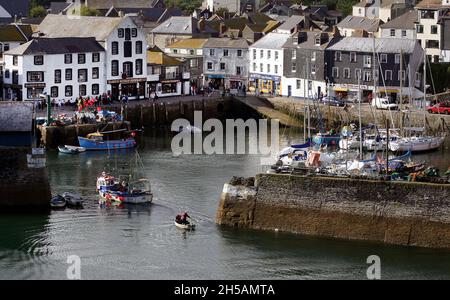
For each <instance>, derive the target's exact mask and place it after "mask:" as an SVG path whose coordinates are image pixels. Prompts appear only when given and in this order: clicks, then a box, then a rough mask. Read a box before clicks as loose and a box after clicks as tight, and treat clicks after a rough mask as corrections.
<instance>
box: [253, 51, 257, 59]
mask: <svg viewBox="0 0 450 300" xmlns="http://www.w3.org/2000/svg"><path fill="white" fill-rule="evenodd" d="M253 59H256V49H253Z"/></svg>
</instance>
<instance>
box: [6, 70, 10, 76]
mask: <svg viewBox="0 0 450 300" xmlns="http://www.w3.org/2000/svg"><path fill="white" fill-rule="evenodd" d="M9 77H10V73H9V70H8V69H6V70H5V78H9Z"/></svg>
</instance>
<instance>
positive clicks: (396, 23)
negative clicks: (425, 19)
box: [380, 10, 419, 29]
mask: <svg viewBox="0 0 450 300" xmlns="http://www.w3.org/2000/svg"><path fill="white" fill-rule="evenodd" d="M418 18H419V16H418V15H417V11H415V10H411V11H409V12H406V13H404V14H403V15H401V16H399V17H397V18H395V19H392V20H391V21H389V22H387V23H386V24H383V25H381V26H380V27H381V28H389V29H415V23H416V22H417V20H418Z"/></svg>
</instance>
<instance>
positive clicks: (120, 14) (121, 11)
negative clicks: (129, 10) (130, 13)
mask: <svg viewBox="0 0 450 300" xmlns="http://www.w3.org/2000/svg"><path fill="white" fill-rule="evenodd" d="M118 13H119V17H120V18H123V10H119V12H118Z"/></svg>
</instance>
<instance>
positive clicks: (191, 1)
mask: <svg viewBox="0 0 450 300" xmlns="http://www.w3.org/2000/svg"><path fill="white" fill-rule="evenodd" d="M164 3H165V4H166V6H167V7H174V8H179V9H181V10H182V11H183V13H184V14H192V13H193V12H194V10H195V9H197V8H199V7H200V6H201V5H202V0H165V1H164Z"/></svg>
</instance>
